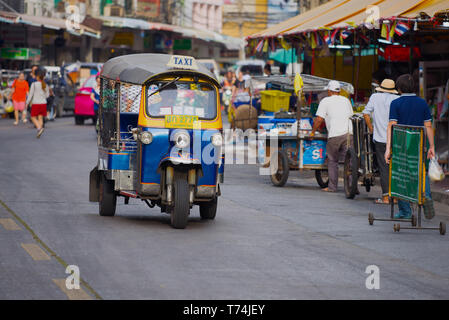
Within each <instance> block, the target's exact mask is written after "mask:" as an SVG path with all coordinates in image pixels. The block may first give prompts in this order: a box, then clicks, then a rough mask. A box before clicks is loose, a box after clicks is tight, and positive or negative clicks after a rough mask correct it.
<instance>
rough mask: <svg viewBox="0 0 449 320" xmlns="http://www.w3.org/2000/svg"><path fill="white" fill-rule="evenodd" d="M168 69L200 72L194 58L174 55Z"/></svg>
mask: <svg viewBox="0 0 449 320" xmlns="http://www.w3.org/2000/svg"><path fill="white" fill-rule="evenodd" d="M167 67H168V68H173V69H188V70H198V65H197V63H196V60H195V58H194V57H189V56H178V55H173V56H171V57H170V60H169V61H168V63H167Z"/></svg>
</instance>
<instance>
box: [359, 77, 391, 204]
mask: <svg viewBox="0 0 449 320" xmlns="http://www.w3.org/2000/svg"><path fill="white" fill-rule="evenodd" d="M376 91H377V92H376V93H373V94H372V95H371V97H370V98H369V101H368V104H367V105H366V107H365V109H364V110H363V117H364V118H365V122H366V125H367V127H368V130H369V131H370V133H371V134H373V140H374V150H375V152H376V160H377V166H378V168H379V173H380V185H381V188H382V197H381V198H379V199H376V200H375V201H374V202H375V203H378V204H389V203H390V201H389V197H388V191H389V190H388V180H389V177H388V165H387V163H386V162H385V150H386V146H387V128H388V122H389V119H390V118H389V116H390V105H391V102H392V101H393V100H395V99H397V98H399V96H398V95H397V94H398V92H397V90H396V86H395V83H394V81H393V80H391V79H384V80H383V81H382V83H381V84H380V86H378V87H377V88H376ZM371 116H372V118H373V122H371Z"/></svg>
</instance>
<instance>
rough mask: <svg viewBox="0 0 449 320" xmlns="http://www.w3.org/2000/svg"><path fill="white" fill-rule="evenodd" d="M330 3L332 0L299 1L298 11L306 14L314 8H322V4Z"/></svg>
mask: <svg viewBox="0 0 449 320" xmlns="http://www.w3.org/2000/svg"><path fill="white" fill-rule="evenodd" d="M329 1H331V0H299V1H298V7H299V8H298V10H299V12H300V13H304V12H306V11H309V10H311V9H313V8H316V7H318V6H321V5H322V4H325V3H326V2H329Z"/></svg>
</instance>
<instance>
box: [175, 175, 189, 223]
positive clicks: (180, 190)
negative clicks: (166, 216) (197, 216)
mask: <svg viewBox="0 0 449 320" xmlns="http://www.w3.org/2000/svg"><path fill="white" fill-rule="evenodd" d="M189 195H190V192H189V185H188V183H187V181H186V180H182V179H178V180H175V184H174V205H173V209H172V210H171V214H170V220H171V226H172V227H173V228H175V229H184V228H185V227H186V226H187V219H188V217H189V212H190V201H189V198H190V197H189Z"/></svg>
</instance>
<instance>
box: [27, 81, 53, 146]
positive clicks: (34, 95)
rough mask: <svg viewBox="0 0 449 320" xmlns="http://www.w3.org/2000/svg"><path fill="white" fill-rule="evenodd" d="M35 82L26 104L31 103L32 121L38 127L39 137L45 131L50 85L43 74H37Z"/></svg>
mask: <svg viewBox="0 0 449 320" xmlns="http://www.w3.org/2000/svg"><path fill="white" fill-rule="evenodd" d="M36 80H37V81H35V82H33V83H32V84H31V87H30V93H29V95H28V98H27V101H26V105H29V104H30V103H31V121H32V122H33V124H34V125H35V126H36V128H37V135H36V137H37V138H40V136H41V135H42V133H43V132H44V117H46V116H47V98H48V97H49V96H50V90H49V88H48V85H47V84H46V83H45V81H44V77H43V75H42V74H39V73H38V74H37V76H36Z"/></svg>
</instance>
